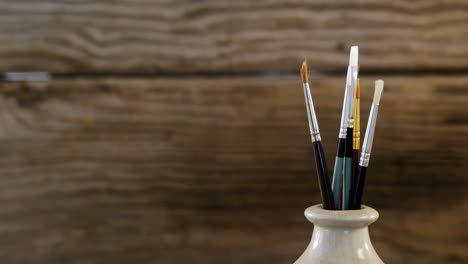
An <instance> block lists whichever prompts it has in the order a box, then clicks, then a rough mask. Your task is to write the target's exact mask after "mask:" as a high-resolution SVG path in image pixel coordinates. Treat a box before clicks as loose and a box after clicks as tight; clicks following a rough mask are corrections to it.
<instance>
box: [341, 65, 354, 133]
mask: <svg viewBox="0 0 468 264" xmlns="http://www.w3.org/2000/svg"><path fill="white" fill-rule="evenodd" d="M351 68H352V67H351V66H349V67H348V73H347V74H346V86H345V95H344V99H343V109H342V110H341V122H340V132H339V133H338V137H339V138H346V128H347V127H348V123H347V122H348V116H349V113H348V111H349V109H350V108H349V104H350V98H352V93H351V89H352V69H351Z"/></svg>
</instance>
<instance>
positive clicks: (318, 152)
mask: <svg viewBox="0 0 468 264" xmlns="http://www.w3.org/2000/svg"><path fill="white" fill-rule="evenodd" d="M313 144H314V154H315V155H314V156H315V164H316V167H317V175H318V178H319V185H320V194H321V195H322V202H323V209H327V210H335V203H334V201H333V193H332V189H331V183H330V176H329V174H328V168H327V162H326V161H325V154H324V152H323V147H322V142H320V141H315V142H314V143H313Z"/></svg>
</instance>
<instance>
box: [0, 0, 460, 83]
mask: <svg viewBox="0 0 468 264" xmlns="http://www.w3.org/2000/svg"><path fill="white" fill-rule="evenodd" d="M0 14H1V16H0V32H1V34H0V57H1V60H0V71H12V70H16V71H31V70H39V71H51V72H60V73H77V72H81V73H82V72H101V73H102V72H132V73H142V72H145V73H160V74H166V73H214V74H216V73H239V72H240V73H258V72H291V71H297V68H298V65H299V64H300V61H302V60H303V59H304V58H308V59H310V60H311V61H312V62H314V64H315V65H314V67H315V69H317V70H321V71H345V67H346V65H347V63H348V56H349V55H348V52H349V47H350V46H351V45H353V44H359V45H360V47H361V57H360V64H361V70H362V71H364V72H365V71H376V70H385V71H391V70H397V71H407V70H408V69H412V70H444V71H450V70H463V69H467V67H468V47H467V46H466V45H465V44H466V42H467V40H468V37H467V36H468V34H467V33H468V32H467V30H468V27H467V26H466V25H467V23H468V2H467V1H463V0H449V1H439V0H429V1H416V2H414V1H384V0H363V1H354V2H352V3H350V2H349V1H345V0H338V1H327V0H314V1H296V0H288V1H231V0H220V1H207V0H204V1H182V0H181V1H130V0H119V1H110V0H107V1H99V3H95V2H92V1H87V0H77V1H50V0H49V1H32V0H21V1H18V0H4V1H2V2H1V3H0Z"/></svg>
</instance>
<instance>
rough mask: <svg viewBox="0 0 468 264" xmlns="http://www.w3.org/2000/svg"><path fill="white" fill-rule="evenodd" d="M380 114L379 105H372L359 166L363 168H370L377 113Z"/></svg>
mask: <svg viewBox="0 0 468 264" xmlns="http://www.w3.org/2000/svg"><path fill="white" fill-rule="evenodd" d="M378 112H379V105H376V104H372V107H371V110H370V114H369V121H368V122H367V129H366V135H365V136H364V142H363V143H362V152H361V159H360V160H359V165H360V166H363V167H368V166H369V159H370V155H371V150H372V142H373V141H374V131H375V124H376V122H377V113H378Z"/></svg>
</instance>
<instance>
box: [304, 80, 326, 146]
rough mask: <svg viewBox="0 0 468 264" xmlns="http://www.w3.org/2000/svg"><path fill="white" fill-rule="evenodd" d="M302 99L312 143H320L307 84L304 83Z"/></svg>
mask: <svg viewBox="0 0 468 264" xmlns="http://www.w3.org/2000/svg"><path fill="white" fill-rule="evenodd" d="M304 97H305V102H306V108H307V118H308V119H309V129H310V136H311V138H312V142H316V141H321V140H322V139H321V138H320V131H319V127H318V122H317V117H316V116H315V110H314V103H313V102H312V96H311V95H310V89H309V84H308V83H304Z"/></svg>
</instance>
